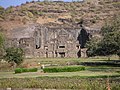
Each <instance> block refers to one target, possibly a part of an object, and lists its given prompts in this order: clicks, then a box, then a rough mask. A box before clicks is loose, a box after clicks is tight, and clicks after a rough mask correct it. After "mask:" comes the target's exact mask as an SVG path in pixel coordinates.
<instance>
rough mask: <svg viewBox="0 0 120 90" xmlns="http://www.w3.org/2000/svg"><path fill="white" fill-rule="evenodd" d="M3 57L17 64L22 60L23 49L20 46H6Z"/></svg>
mask: <svg viewBox="0 0 120 90" xmlns="http://www.w3.org/2000/svg"><path fill="white" fill-rule="evenodd" d="M4 59H5V60H6V61H8V62H14V63H16V64H17V65H19V64H21V63H22V62H23V50H22V49H21V48H14V47H11V48H7V49H6V54H5V56H4Z"/></svg>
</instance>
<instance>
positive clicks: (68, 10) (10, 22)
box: [0, 0, 120, 30]
mask: <svg viewBox="0 0 120 90" xmlns="http://www.w3.org/2000/svg"><path fill="white" fill-rule="evenodd" d="M119 13H120V1H119V0H84V1H82V2H39V1H37V2H34V1H32V2H26V3H25V4H22V5H21V6H16V7H13V6H11V7H9V8H7V9H4V8H2V7H0V27H1V28H3V29H4V30H11V29H13V28H17V27H22V26H25V25H28V24H31V23H39V24H42V25H46V26H50V27H55V26H63V27H73V26H75V25H77V23H78V22H80V21H81V20H84V25H85V26H87V27H90V28H101V26H102V25H103V24H104V22H105V20H106V19H109V18H110V17H112V16H113V15H116V14H119Z"/></svg>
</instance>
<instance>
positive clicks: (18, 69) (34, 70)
mask: <svg viewBox="0 0 120 90" xmlns="http://www.w3.org/2000/svg"><path fill="white" fill-rule="evenodd" d="M37 71H38V69H37V68H30V69H27V68H16V69H15V73H24V72H37Z"/></svg>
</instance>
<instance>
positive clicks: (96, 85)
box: [0, 77, 120, 90]
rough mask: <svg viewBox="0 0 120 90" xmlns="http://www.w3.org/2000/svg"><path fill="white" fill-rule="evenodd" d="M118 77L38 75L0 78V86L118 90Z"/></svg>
mask: <svg viewBox="0 0 120 90" xmlns="http://www.w3.org/2000/svg"><path fill="white" fill-rule="evenodd" d="M119 83H120V78H109V79H108V78H80V77H38V78H24V79H23V78H19V79H18V78H9V79H0V88H6V87H11V88H41V89H45V88H46V89H79V90H107V88H108V87H110V88H111V90H120V84H119Z"/></svg>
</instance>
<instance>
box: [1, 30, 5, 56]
mask: <svg viewBox="0 0 120 90" xmlns="http://www.w3.org/2000/svg"><path fill="white" fill-rule="evenodd" d="M3 52H4V35H3V34H2V33H1V32H0V58H2V56H3Z"/></svg>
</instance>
